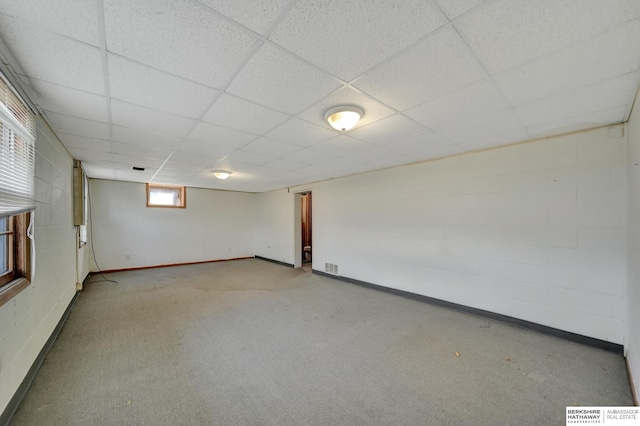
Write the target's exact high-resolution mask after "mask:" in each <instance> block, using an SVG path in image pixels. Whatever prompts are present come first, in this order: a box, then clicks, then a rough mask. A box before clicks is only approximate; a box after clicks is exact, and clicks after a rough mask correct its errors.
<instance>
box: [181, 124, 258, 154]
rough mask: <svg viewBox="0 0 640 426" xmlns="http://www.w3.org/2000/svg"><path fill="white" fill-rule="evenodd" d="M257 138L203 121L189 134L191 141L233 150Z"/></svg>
mask: <svg viewBox="0 0 640 426" xmlns="http://www.w3.org/2000/svg"><path fill="white" fill-rule="evenodd" d="M255 138H256V135H252V134H250V133H245V132H240V131H238V130H233V129H227V128H226V127H221V126H216V125H214V124H209V123H204V122H202V121H201V122H200V123H198V124H197V125H196V127H195V128H194V129H193V131H192V132H191V133H190V134H189V139H192V140H195V141H201V142H207V143H211V144H216V145H222V146H226V147H231V148H241V147H242V146H244V145H246V144H247V143H249V142H250V141H252V140H254V139H255Z"/></svg>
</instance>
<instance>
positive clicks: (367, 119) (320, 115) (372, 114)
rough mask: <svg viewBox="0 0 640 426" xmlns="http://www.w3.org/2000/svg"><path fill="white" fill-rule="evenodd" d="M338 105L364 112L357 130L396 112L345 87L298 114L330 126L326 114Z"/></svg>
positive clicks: (307, 119)
mask: <svg viewBox="0 0 640 426" xmlns="http://www.w3.org/2000/svg"><path fill="white" fill-rule="evenodd" d="M338 105H357V106H359V107H360V108H362V110H364V115H363V116H362V118H361V119H360V121H358V124H357V126H356V128H358V127H362V126H364V125H366V124H369V123H371V122H373V121H376V120H380V119H382V118H385V117H388V116H390V115H391V114H394V113H395V111H394V110H393V109H391V108H389V107H387V106H386V105H384V104H383V103H381V102H379V101H377V100H375V99H372V98H371V97H369V96H367V95H365V94H364V93H362V92H360V91H358V90H355V89H354V88H353V87H349V86H347V87H343V88H341V89H338V90H336V91H335V92H333V93H331V94H330V95H329V96H327V97H326V98H324V99H322V100H321V101H320V102H318V103H317V104H315V105H313V106H312V107H311V108H309V109H307V110H306V111H303V112H302V113H300V114H298V117H299V118H301V119H303V120H306V121H309V122H311V123H315V124H318V125H320V124H321V125H323V126H328V124H327V122H326V121H325V120H324V114H325V113H326V112H327V110H329V109H330V108H333V107H335V106H338Z"/></svg>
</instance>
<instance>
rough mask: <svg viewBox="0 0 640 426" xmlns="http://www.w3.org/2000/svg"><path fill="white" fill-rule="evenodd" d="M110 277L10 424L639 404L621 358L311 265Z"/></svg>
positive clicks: (419, 414)
mask: <svg viewBox="0 0 640 426" xmlns="http://www.w3.org/2000/svg"><path fill="white" fill-rule="evenodd" d="M107 277H108V278H110V279H114V280H117V282H118V283H117V284H114V283H110V282H104V281H103V282H91V283H88V284H87V285H86V287H85V289H84V290H83V291H82V292H81V294H80V296H79V298H78V300H77V303H76V305H75V307H74V308H73V310H72V312H71V314H70V317H69V319H68V321H67V323H66V324H65V326H64V328H63V329H62V332H61V334H60V336H59V338H58V340H57V341H56V343H55V345H54V347H53V348H52V350H51V352H50V353H49V355H48V356H47V358H46V359H45V361H44V363H43V366H42V368H41V369H40V371H39V372H38V375H37V377H36V379H35V381H34V383H33V385H32V387H31V389H30V390H29V392H28V394H27V396H26V398H25V399H24V401H23V403H22V404H21V406H20V407H19V409H18V411H17V412H16V414H15V415H14V417H13V419H12V422H11V424H12V425H14V426H18V425H40V426H41V425H392V424H393V425H431V424H433V425H439V424H443V425H449V424H450V425H484V424H487V425H494V424H505V425H506V424H511V425H516V424H517V425H547V424H549V425H554V424H555V425H564V424H565V407H566V406H573V405H582V406H589V405H598V406H610V405H632V404H633V401H632V396H631V391H630V388H629V384H628V380H627V373H626V369H625V364H624V359H623V358H622V356H620V355H618V354H615V353H612V352H608V351H605V350H602V349H596V348H593V347H588V346H584V345H581V344H578V343H573V342H570V341H566V340H562V339H559V338H556V337H551V336H547V335H543V334H540V333H537V332H534V331H528V330H523V329H520V328H517V327H514V326H512V325H508V324H505V323H501V322H498V321H493V320H487V319H486V318H483V317H479V316H475V315H471V314H466V313H461V312H457V311H453V310H450V309H446V308H443V307H438V306H432V305H429V304H425V303H421V302H418V301H415V300H411V299H407V298H403V297H400V296H396V295H392V294H388V293H384V292H380V291H376V290H372V289H368V288H364V287H360V286H357V285H353V284H348V283H344V282H341V281H337V280H333V279H330V278H327V277H323V276H319V275H314V274H311V273H310V272H309V271H308V270H306V271H305V270H303V269H298V270H296V269H291V268H287V267H284V266H280V265H277V264H273V263H269V262H265V261H262V260H258V259H248V260H238V261H231V262H219V263H208V264H199V265H190V266H179V267H171V268H158V269H149V270H139V271H127V272H119V273H112V274H108V275H107ZM99 279H101V277H100V276H94V277H92V278H91V279H90V280H89V281H93V280H99Z"/></svg>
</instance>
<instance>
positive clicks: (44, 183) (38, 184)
mask: <svg viewBox="0 0 640 426" xmlns="http://www.w3.org/2000/svg"><path fill="white" fill-rule="evenodd" d="M37 126H38V133H37V140H36V162H35V193H36V194H35V199H36V206H37V208H36V211H35V246H36V269H35V276H34V278H33V280H32V283H31V285H30V286H29V287H27V288H26V289H25V290H23V291H22V292H21V293H20V294H18V295H17V296H15V297H14V298H13V299H11V300H10V301H9V302H7V303H5V304H4V305H2V306H0V412H2V411H4V409H5V407H6V406H7V404H8V403H9V401H10V400H11V398H12V397H13V395H14V393H15V391H16V390H17V389H18V387H19V386H20V384H21V383H22V380H23V379H24V377H25V375H26V374H27V372H28V371H29V369H30V368H31V365H32V363H33V361H34V360H35V358H36V357H37V355H38V353H39V352H40V350H41V349H42V347H43V346H44V344H45V342H46V341H47V339H49V337H50V335H51V333H52V331H53V330H54V328H55V327H56V325H57V324H58V322H59V320H60V318H61V317H62V315H63V314H64V312H65V310H66V309H67V306H68V305H69V303H70V301H71V300H72V298H73V296H74V294H75V289H76V228H75V227H74V226H73V224H72V220H73V213H72V178H73V174H72V168H73V163H72V159H71V156H70V155H69V153H68V152H67V151H66V150H65V148H64V147H63V146H62V144H60V142H59V141H58V139H57V138H56V137H55V135H54V134H53V133H52V132H51V130H50V129H49V128H48V127H47V125H46V124H45V123H44V122H43V121H42V120H40V119H38V122H37Z"/></svg>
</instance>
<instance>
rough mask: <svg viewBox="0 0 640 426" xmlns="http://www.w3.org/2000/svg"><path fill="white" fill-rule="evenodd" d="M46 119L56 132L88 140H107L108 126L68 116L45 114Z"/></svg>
mask: <svg viewBox="0 0 640 426" xmlns="http://www.w3.org/2000/svg"><path fill="white" fill-rule="evenodd" d="M47 119H48V120H49V123H50V124H51V127H53V130H55V131H56V132H62V133H70V134H72V135H77V136H86V137H89V138H97V139H109V126H108V125H107V123H103V122H100V121H93V120H87V119H84V118H78V117H73V116H70V115H63V114H57V113H54V112H48V113H47Z"/></svg>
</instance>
